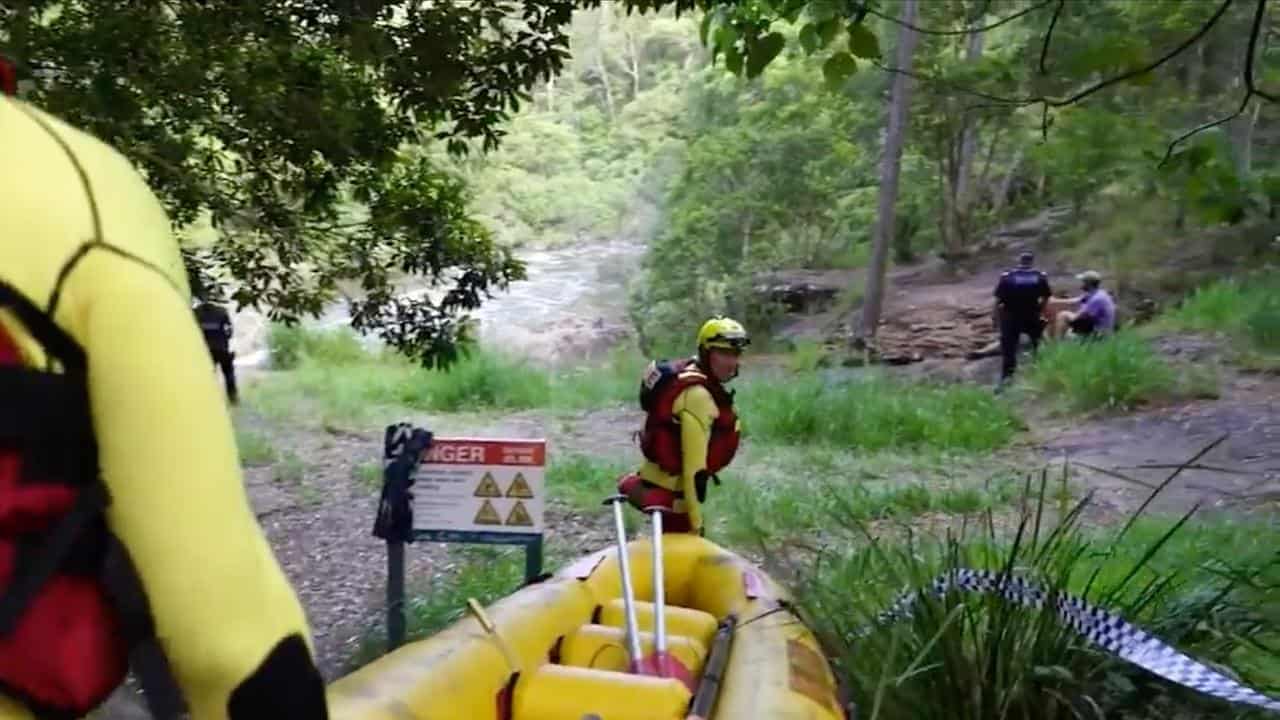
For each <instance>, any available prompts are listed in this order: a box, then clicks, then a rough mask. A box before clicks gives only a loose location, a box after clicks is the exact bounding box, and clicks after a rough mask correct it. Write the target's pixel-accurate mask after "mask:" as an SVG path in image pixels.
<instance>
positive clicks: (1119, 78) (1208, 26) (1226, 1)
mask: <svg viewBox="0 0 1280 720" xmlns="http://www.w3.org/2000/svg"><path fill="white" fill-rule="evenodd" d="M1233 2H1235V0H1223V1H1222V4H1221V5H1220V6H1218V10H1217V12H1215V13H1214V14H1213V17H1211V18H1209V20H1208V21H1207V22H1205V24H1204V25H1202V26H1201V27H1200V29H1199V30H1197V31H1196V33H1195V34H1194V35H1192V36H1191V37H1189V38H1187V39H1186V40H1184V41H1183V42H1182V44H1181V45H1179V46H1177V47H1176V48H1174V49H1173V50H1170V51H1169V52H1167V53H1165V54H1164V55H1163V56H1161V57H1160V58H1159V59H1157V60H1155V61H1154V62H1151V63H1148V64H1146V65H1144V66H1143V67H1140V68H1138V69H1136V70H1130V71H1128V72H1125V73H1121V74H1119V75H1116V76H1115V77H1111V78H1108V79H1106V80H1102V81H1100V82H1098V83H1095V84H1094V85H1092V86H1090V87H1088V88H1085V89H1084V90H1081V91H1080V92H1078V93H1076V94H1075V95H1072V96H1071V97H1069V98H1067V99H1065V100H1051V99H1049V98H1044V97H1038V98H1032V99H1031V102H1029V103H1023V104H1026V105H1030V104H1032V103H1036V102H1043V103H1047V104H1049V105H1050V106H1052V107H1064V106H1067V105H1071V104H1072V103H1076V102H1079V101H1080V100H1083V99H1085V98H1087V97H1089V96H1090V95H1092V94H1094V93H1096V92H1098V91H1099V90H1103V89H1105V88H1108V87H1111V86H1112V85H1115V84H1116V83H1119V82H1124V81H1125V80H1129V79H1131V78H1135V77H1137V76H1139V75H1143V74H1146V73H1149V72H1151V71H1152V70H1155V69H1156V68H1158V67H1160V66H1161V65H1163V64H1165V63H1167V62H1169V61H1170V60H1172V59H1174V58H1175V57H1177V56H1179V55H1181V54H1182V53H1183V52H1185V51H1186V50H1187V48H1189V47H1191V46H1192V45H1195V44H1196V43H1197V42H1199V41H1200V39H1201V38H1203V37H1204V36H1205V35H1207V34H1208V33H1209V31H1210V30H1212V29H1213V26H1214V25H1217V24H1218V21H1219V20H1221V19H1222V16H1223V15H1225V14H1226V12H1227V8H1229V7H1231V3H1233ZM1258 2H1259V4H1261V5H1265V4H1266V2H1267V0H1258Z"/></svg>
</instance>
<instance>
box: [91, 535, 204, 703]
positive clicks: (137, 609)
mask: <svg viewBox="0 0 1280 720" xmlns="http://www.w3.org/2000/svg"><path fill="white" fill-rule="evenodd" d="M102 584H103V586H104V587H105V588H106V590H107V594H108V595H109V596H110V597H111V600H112V602H113V603H114V604H115V607H116V609H117V610H118V611H119V613H120V622H121V626H122V627H121V630H122V632H123V633H124V637H125V640H126V642H127V644H128V645H129V667H130V669H132V670H133V674H134V676H135V677H137V679H138V684H140V685H141V686H142V693H143V697H144V699H145V700H146V702H147V707H148V708H149V709H150V710H151V715H152V716H153V717H155V718H156V719H157V720H170V719H171V718H179V717H181V716H182V715H183V714H184V713H185V712H186V710H187V708H186V700H185V698H184V696H183V694H182V690H181V688H180V687H179V686H178V683H177V681H176V680H175V679H174V675H173V670H172V668H171V667H170V665H169V659H168V657H167V656H165V654H164V649H163V648H161V647H160V641H159V639H158V638H157V637H156V631H155V622H154V620H153V619H152V616H151V607H150V604H149V603H148V602H147V596H146V593H144V592H143V589H142V582H141V580H140V579H139V578H138V571H137V568H136V567H135V566H134V564H133V561H132V559H130V557H129V553H128V551H127V550H125V548H124V546H123V545H121V544H120V541H119V540H118V539H116V538H115V537H114V536H109V539H108V544H107V552H106V555H105V557H104V558H103V563H102Z"/></svg>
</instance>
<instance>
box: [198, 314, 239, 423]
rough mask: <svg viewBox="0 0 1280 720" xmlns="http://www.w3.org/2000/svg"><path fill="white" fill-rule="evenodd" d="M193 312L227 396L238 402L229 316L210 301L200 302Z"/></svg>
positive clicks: (233, 401)
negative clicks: (220, 374) (225, 387)
mask: <svg viewBox="0 0 1280 720" xmlns="http://www.w3.org/2000/svg"><path fill="white" fill-rule="evenodd" d="M195 312H196V322H198V323H199V324H200V332H202V333H204V342H205V345H208V346H209V354H210V355H212V356H213V363H214V364H215V365H217V366H218V368H219V369H220V370H222V378H223V380H224V381H225V383H226V386H227V396H228V397H229V398H230V399H231V402H232V403H233V404H234V403H238V402H239V401H240V398H239V391H238V390H237V388H236V365H235V353H233V352H231V316H230V315H229V314H228V313H227V311H226V309H225V308H223V307H221V306H219V305H215V304H213V303H211V302H202V303H200V304H199V305H198V306H197V307H196V310H195Z"/></svg>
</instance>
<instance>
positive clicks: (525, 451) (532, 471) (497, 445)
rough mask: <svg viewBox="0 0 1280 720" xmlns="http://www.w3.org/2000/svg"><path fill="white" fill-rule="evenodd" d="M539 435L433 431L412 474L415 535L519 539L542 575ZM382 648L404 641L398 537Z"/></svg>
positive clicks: (528, 567) (542, 449)
mask: <svg viewBox="0 0 1280 720" xmlns="http://www.w3.org/2000/svg"><path fill="white" fill-rule="evenodd" d="M546 458H547V445H546V441H545V440H523V439H521V440H493V439H489V438H442V437H434V438H432V439H431V444H430V446H429V447H428V449H427V451H426V452H425V453H423V455H422V461H421V464H419V465H418V467H417V469H416V471H415V472H414V473H413V478H414V480H413V532H412V537H413V539H414V540H426V541H430V542H451V543H452V542H456V543H482V544H491V545H523V546H524V549H525V581H526V582H533V581H535V580H536V579H537V578H538V577H539V576H540V575H542V533H543V529H544V527H545V518H544V515H545V511H546V502H547V492H546ZM387 553H388V555H387V562H388V576H387V647H388V649H389V650H390V649H393V648H396V647H398V646H399V645H401V644H402V643H403V642H404V637H405V618H404V544H403V543H393V542H390V541H388V543H387Z"/></svg>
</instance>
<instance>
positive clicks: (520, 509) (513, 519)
mask: <svg viewBox="0 0 1280 720" xmlns="http://www.w3.org/2000/svg"><path fill="white" fill-rule="evenodd" d="M485 502H486V503H487V502H489V501H488V500H485ZM477 522H479V521H477ZM507 524H508V525H525V526H532V525H533V518H531V517H529V511H528V510H525V509H524V503H522V502H520V501H519V500H517V501H516V504H515V505H514V506H513V507H512V508H511V512H509V513H507Z"/></svg>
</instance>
